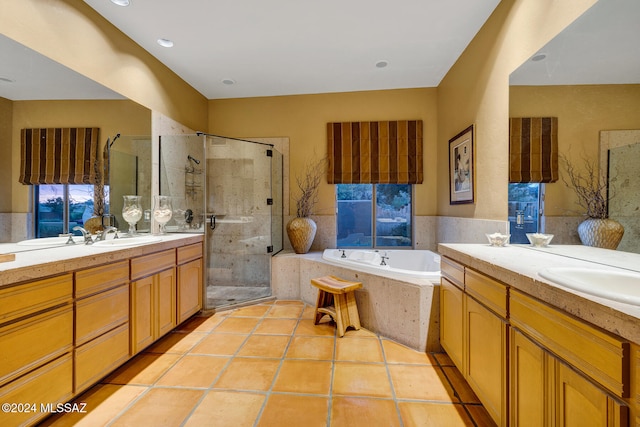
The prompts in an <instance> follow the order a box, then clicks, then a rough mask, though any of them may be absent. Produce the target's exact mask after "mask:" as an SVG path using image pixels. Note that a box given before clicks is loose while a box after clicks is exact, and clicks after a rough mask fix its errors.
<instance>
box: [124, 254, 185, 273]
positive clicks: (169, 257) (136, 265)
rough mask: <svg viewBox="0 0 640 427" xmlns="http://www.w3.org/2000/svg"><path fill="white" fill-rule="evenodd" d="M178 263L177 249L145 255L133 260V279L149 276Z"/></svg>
mask: <svg viewBox="0 0 640 427" xmlns="http://www.w3.org/2000/svg"><path fill="white" fill-rule="evenodd" d="M175 264H176V252H175V249H169V250H166V251H162V252H157V253H155V254H151V255H145V256H141V257H138V258H133V259H132V260H131V280H137V279H139V278H141V277H145V276H149V275H151V274H154V273H158V272H160V271H163V270H166V269H167V268H171V267H173V266H174V265H175Z"/></svg>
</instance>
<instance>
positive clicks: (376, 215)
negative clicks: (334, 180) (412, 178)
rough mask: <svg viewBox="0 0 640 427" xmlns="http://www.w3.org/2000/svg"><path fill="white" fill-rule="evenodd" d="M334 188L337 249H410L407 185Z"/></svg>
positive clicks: (346, 185) (409, 201) (411, 216)
mask: <svg viewBox="0 0 640 427" xmlns="http://www.w3.org/2000/svg"><path fill="white" fill-rule="evenodd" d="M336 187H337V188H336V194H337V230H338V236H337V245H338V247H339V248H388V247H409V248H411V247H413V238H412V236H413V233H412V228H413V226H412V225H413V224H412V218H413V214H412V212H413V211H412V186H411V184H337V185H336ZM373 201H375V203H374V202H373Z"/></svg>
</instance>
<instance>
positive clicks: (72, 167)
mask: <svg viewBox="0 0 640 427" xmlns="http://www.w3.org/2000/svg"><path fill="white" fill-rule="evenodd" d="M99 134H100V129H99V128H46V129H22V130H21V132H20V140H21V143H20V153H21V163H20V178H19V181H20V182H21V183H22V184H27V185H29V184H94V183H95V177H96V164H95V162H96V157H97V154H98V145H99Z"/></svg>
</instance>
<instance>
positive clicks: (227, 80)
mask: <svg viewBox="0 0 640 427" xmlns="http://www.w3.org/2000/svg"><path fill="white" fill-rule="evenodd" d="M222 83H224V84H226V85H229V86H231V85H234V84H236V81H235V80H233V79H222Z"/></svg>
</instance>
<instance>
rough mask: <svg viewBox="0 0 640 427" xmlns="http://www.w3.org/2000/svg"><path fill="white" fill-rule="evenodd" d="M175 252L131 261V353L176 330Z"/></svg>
mask: <svg viewBox="0 0 640 427" xmlns="http://www.w3.org/2000/svg"><path fill="white" fill-rule="evenodd" d="M175 263H176V251H175V250H174V249H170V250H166V251H162V252H157V253H154V254H150V255H145V256H142V257H137V258H133V259H131V290H130V292H131V296H130V297H131V319H132V322H131V354H132V355H134V354H137V353H139V352H140V351H141V350H142V349H144V348H145V347H147V346H148V345H150V344H151V343H153V342H154V341H156V340H157V339H158V338H160V337H161V336H163V335H165V334H166V333H168V332H169V331H171V330H172V329H173V328H175V327H176V325H177V323H176V267H175Z"/></svg>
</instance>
